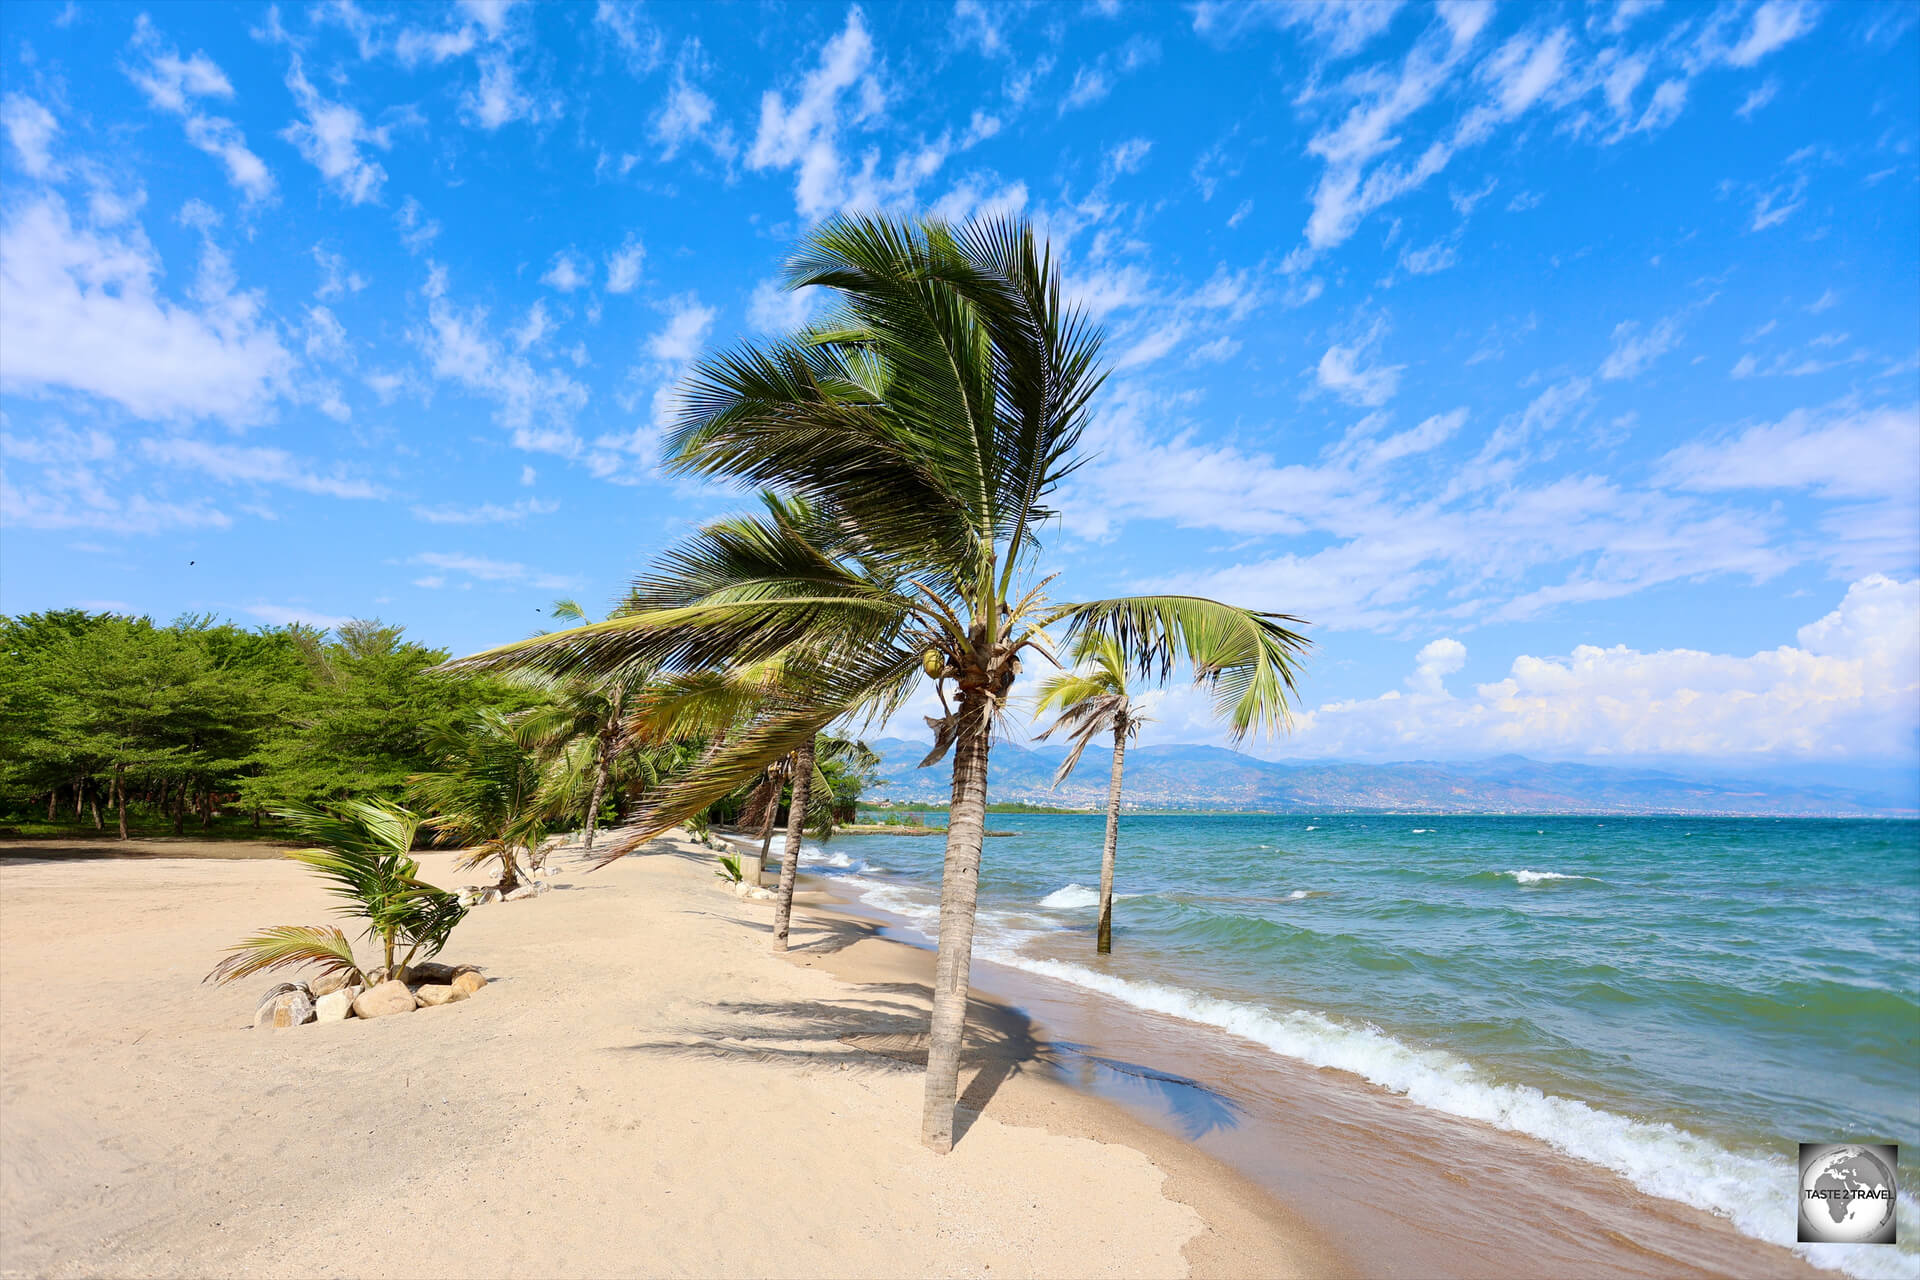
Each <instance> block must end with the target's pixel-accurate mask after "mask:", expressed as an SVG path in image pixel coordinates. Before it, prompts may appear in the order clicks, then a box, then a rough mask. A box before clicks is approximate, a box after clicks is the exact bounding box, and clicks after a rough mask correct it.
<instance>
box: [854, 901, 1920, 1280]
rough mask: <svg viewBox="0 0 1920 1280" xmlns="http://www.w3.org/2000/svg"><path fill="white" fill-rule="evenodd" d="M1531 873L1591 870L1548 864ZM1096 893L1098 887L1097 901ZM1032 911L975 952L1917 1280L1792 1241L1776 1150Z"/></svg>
mask: <svg viewBox="0 0 1920 1280" xmlns="http://www.w3.org/2000/svg"><path fill="white" fill-rule="evenodd" d="M1503 874H1514V873H1503ZM1532 874H1538V875H1543V876H1547V877H1550V878H1560V879H1567V878H1571V879H1592V877H1589V876H1575V877H1566V876H1561V875H1559V873H1554V872H1546V873H1532ZM842 883H843V884H846V885H848V886H850V887H853V888H855V889H857V890H858V891H859V892H860V896H861V898H862V899H863V900H864V901H866V902H867V903H868V904H869V905H871V906H874V907H877V908H879V909H880V910H882V911H886V912H889V913H891V914H893V915H895V916H898V917H900V918H902V919H904V920H906V921H907V922H909V923H910V924H911V925H912V926H913V927H914V928H915V929H916V930H917V931H919V932H920V933H921V934H922V935H924V936H925V937H926V938H927V939H928V940H929V941H932V940H933V939H934V938H935V937H937V936H938V933H939V924H940V907H939V903H938V899H937V897H933V898H931V900H930V898H929V894H930V893H931V891H926V890H922V891H921V892H920V893H919V894H916V893H915V892H914V891H913V890H910V889H909V888H907V887H906V886H905V885H902V884H899V883H897V882H896V883H891V884H890V883H885V882H882V881H878V880H869V879H866V878H864V877H861V876H857V875H849V876H847V877H845V879H844V880H843V881H842ZM1068 889H1080V890H1081V891H1082V892H1087V893H1092V892H1093V891H1092V890H1088V889H1086V888H1085V886H1082V885H1068V886H1066V888H1065V889H1061V890H1058V891H1056V892H1057V893H1065V892H1066V891H1067V890H1068ZM1052 896H1056V895H1049V897H1052ZM1287 896H1288V898H1289V899H1297V898H1304V897H1307V896H1310V891H1308V890H1305V889H1296V890H1294V891H1293V892H1292V893H1290V894H1288V895H1287ZM1098 900H1099V896H1098V894H1097V893H1096V894H1094V901H1095V902H1098ZM1043 905H1044V903H1043ZM1032 919H1033V918H1032V917H1031V916H1023V915H1020V914H1018V913H1014V912H1005V911H992V910H988V911H982V912H981V913H980V915H979V917H978V921H977V930H976V934H975V946H974V952H975V954H976V955H978V956H980V957H982V958H984V959H988V960H992V961H994V962H995V963H998V964H1004V965H1007V966H1008V967H1010V968H1015V969H1023V970H1025V971H1027V972H1029V973H1035V974H1039V975H1041V976H1043V977H1049V978H1054V979H1057V980H1059V981H1061V982H1067V983H1070V984H1072V985H1074V986H1077V987H1080V988H1082V989H1083V990H1088V991H1093V992H1097V993H1099V994H1101V995H1105V996H1109V997H1111V998H1113V999H1117V1000H1119V1001H1121V1002H1122V1003H1124V1004H1129V1005H1132V1006H1133V1007H1134V1008H1136V1009H1145V1010H1147V1011H1149V1012H1152V1013H1161V1014H1166V1015H1168V1016H1171V1017H1175V1018H1180V1019H1182V1020H1184V1021H1187V1022H1193V1023H1198V1024H1200V1025H1202V1026H1210V1027H1215V1028H1218V1029H1219V1030H1222V1031H1225V1032H1228V1033H1229V1034H1232V1035H1236V1036H1239V1037H1241V1038H1242V1039H1245V1040H1250V1041H1252V1042H1253V1043H1255V1044H1258V1045H1260V1046H1262V1047H1264V1048H1266V1049H1268V1050H1270V1051H1271V1052H1274V1053H1277V1054H1280V1055H1281V1056H1283V1057H1288V1058H1292V1059H1295V1060H1296V1061H1299V1062H1304V1063H1307V1064H1309V1065H1311V1066H1315V1067H1326V1068H1331V1069H1333V1070H1337V1071H1348V1072H1351V1073H1352V1074H1354V1075H1357V1076H1360V1077H1361V1078H1363V1079H1365V1080H1368V1081H1370V1082H1371V1083H1373V1084H1376V1085H1378V1086H1380V1087H1381V1088H1383V1089H1387V1090H1389V1091H1390V1092H1393V1093H1398V1094H1400V1095H1402V1096H1403V1097H1405V1098H1407V1099H1408V1100H1409V1101H1411V1102H1414V1103H1416V1104H1418V1105H1420V1106H1423V1107H1427V1108H1429V1109H1431V1110H1434V1111H1441V1112H1445V1113H1446V1114H1448V1115H1455V1116H1461V1117H1464V1118H1466V1119H1470V1120H1479V1121H1483V1122H1485V1123H1487V1124H1491V1125H1494V1126H1495V1127H1497V1128H1501V1129H1506V1130H1509V1131H1511V1132H1514V1133H1522V1134H1526V1135H1527V1136H1529V1137H1532V1138H1536V1139H1538V1140H1539V1141H1541V1142H1544V1143H1546V1144H1547V1145H1548V1146H1550V1147H1553V1148H1554V1149H1555V1150H1557V1151H1560V1152H1562V1153H1564V1154H1566V1155H1568V1156H1571V1157H1573V1158H1574V1159H1576V1160H1583V1161H1586V1162H1587V1163H1589V1164H1595V1165H1599V1166H1600V1167H1602V1168H1605V1169H1611V1170H1612V1171H1614V1172H1615V1173H1618V1174H1620V1175H1621V1176H1622V1177H1624V1178H1626V1179H1627V1180H1628V1181H1629V1182H1631V1183H1633V1185H1634V1186H1636V1187H1638V1188H1640V1190H1642V1191H1644V1192H1646V1193H1647V1194H1648V1195H1654V1196H1659V1197H1661V1198H1663V1199H1667V1200H1677V1201H1679V1202H1681V1203H1683V1204H1689V1205H1692V1206H1694V1207H1695V1208H1698V1209H1704V1210H1706V1211H1707V1212H1709V1213H1715V1214H1719V1215H1720V1216H1721V1217H1724V1218H1726V1219H1728V1220H1729V1221H1730V1222H1731V1223H1732V1224H1733V1225H1734V1226H1735V1227H1736V1228H1737V1229H1738V1230H1740V1231H1741V1232H1742V1233H1743V1234H1745V1235H1748V1236H1751V1237H1753V1238H1754V1239H1757V1240H1762V1241H1765V1242H1767V1243H1769V1244H1777V1245H1780V1246H1782V1247H1783V1248H1788V1249H1792V1250H1793V1251H1794V1252H1796V1253H1798V1254H1799V1255H1800V1256H1801V1257H1804V1258H1806V1259H1807V1260H1808V1261H1809V1262H1811V1263H1813V1264H1814V1265H1816V1266H1819V1267H1824V1268H1827V1269H1829V1270H1836V1271H1844V1272H1846V1273H1847V1274H1849V1275H1853V1276H1857V1277H1860V1280H1920V1254H1915V1253H1912V1252H1909V1251H1907V1250H1906V1249H1904V1248H1903V1249H1899V1250H1894V1249H1888V1248H1886V1247H1885V1246H1881V1245H1837V1244H1835V1245H1803V1244H1799V1243H1798V1242H1797V1241H1796V1240H1795V1238H1794V1236H1795V1232H1794V1226H1793V1221H1794V1215H1793V1213H1792V1212H1791V1211H1790V1210H1783V1208H1782V1206H1791V1205H1792V1204H1793V1203H1794V1200H1795V1192H1796V1190H1797V1185H1796V1184H1797V1182H1798V1177H1797V1174H1796V1172H1795V1170H1794V1168H1793V1166H1792V1165H1791V1164H1790V1163H1789V1162H1788V1161H1786V1160H1784V1159H1781V1158H1779V1157H1775V1156H1764V1155H1743V1154H1740V1153H1737V1152H1731V1151H1727V1150H1726V1149H1724V1148H1722V1147H1721V1146H1719V1145H1718V1144H1717V1143H1714V1142H1712V1141H1710V1140H1708V1139H1706V1138H1702V1137H1699V1136H1698V1135H1695V1134H1692V1133H1688V1132H1686V1131H1685V1130H1683V1129H1678V1128H1676V1127H1674V1126H1673V1125H1670V1124H1665V1123H1656V1122H1652V1121H1645V1120H1635V1119H1632V1118H1631V1117H1628V1116H1622V1115H1617V1114H1615V1113H1613V1112H1610V1111H1606V1110H1603V1109H1601V1108H1598V1107H1594V1106H1590V1105H1588V1104H1587V1103H1584V1102H1580V1101H1577V1100H1575V1099H1571V1098H1562V1097H1558V1096H1556V1095H1554V1094H1549V1093H1544V1092H1542V1091H1541V1090H1539V1089H1536V1088H1533V1087H1532V1086H1530V1085H1514V1084H1503V1083H1500V1082H1498V1081H1495V1080H1492V1079H1490V1078H1488V1077H1487V1076H1486V1075H1485V1074H1484V1073H1482V1072H1481V1071H1480V1070H1479V1069H1478V1068H1476V1067H1474V1066H1473V1065H1472V1064H1471V1063H1469V1062H1467V1061H1466V1060H1464V1059H1462V1058H1459V1057H1456V1056H1454V1055H1453V1054H1450V1053H1448V1052H1446V1051H1445V1050H1442V1049H1416V1048H1413V1047H1412V1046H1410V1045H1406V1044H1403V1043H1402V1042H1400V1041H1398V1040H1396V1039H1394V1038H1393V1037H1392V1036H1390V1035H1388V1034H1387V1033H1386V1032H1384V1031H1382V1030H1381V1029H1380V1028H1378V1027H1375V1026H1372V1025H1367V1026H1364V1027H1352V1026H1348V1025H1345V1024H1342V1023H1340V1022H1336V1021H1335V1020H1334V1019H1332V1018H1330V1017H1328V1016H1326V1015H1325V1014H1322V1013H1317V1012H1314V1011H1311V1010H1295V1011H1292V1012H1286V1013H1276V1012H1274V1011H1273V1010H1271V1009H1268V1008H1265V1007H1263V1006H1259V1005H1253V1004H1242V1003H1239V1002H1236V1001H1232V1000H1223V999H1221V998H1219V997H1217V996H1210V995H1206V994H1203V993H1201V992H1198V991H1192V990H1188V989H1186V988H1183V987H1176V986H1172V985H1169V984H1165V983H1157V982H1143V981H1133V980H1130V979H1126V978H1119V977H1115V976H1113V975H1111V974H1106V973H1101V972H1099V971H1097V970H1093V969H1088V968H1085V967H1083V966H1081V965H1077V964H1072V963H1069V962H1066V961H1060V960H1046V959H1041V958H1038V957H1034V956H1029V955H1026V954H1024V953H1023V951H1022V949H1021V948H1022V944H1024V943H1025V942H1026V941H1028V940H1029V939H1031V938H1033V937H1036V936H1038V931H1037V930H1035V929H1033V928H1031V927H1022V926H1024V925H1027V924H1028V923H1029V922H1032ZM1898 1209H1899V1230H1900V1233H1901V1235H1902V1236H1904V1237H1905V1238H1907V1239H1913V1238H1915V1237H1916V1236H1920V1202H1916V1201H1915V1199H1914V1198H1913V1196H1912V1195H1910V1194H1907V1193H1902V1194H1901V1196H1900V1199H1899V1203H1898Z"/></svg>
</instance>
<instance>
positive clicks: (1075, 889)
mask: <svg viewBox="0 0 1920 1280" xmlns="http://www.w3.org/2000/svg"><path fill="white" fill-rule="evenodd" d="M1040 905H1041V906H1043V907H1046V908H1047V909H1049V910H1051V911H1073V910H1075V909H1077V908H1081V907H1097V906H1099V905H1100V891H1099V890H1098V889H1089V888H1087V886H1085V885H1083V884H1070V885H1068V886H1066V888H1064V889H1055V890H1054V891H1053V892H1052V893H1050V894H1048V895H1047V896H1046V897H1044V898H1042V899H1040Z"/></svg>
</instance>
